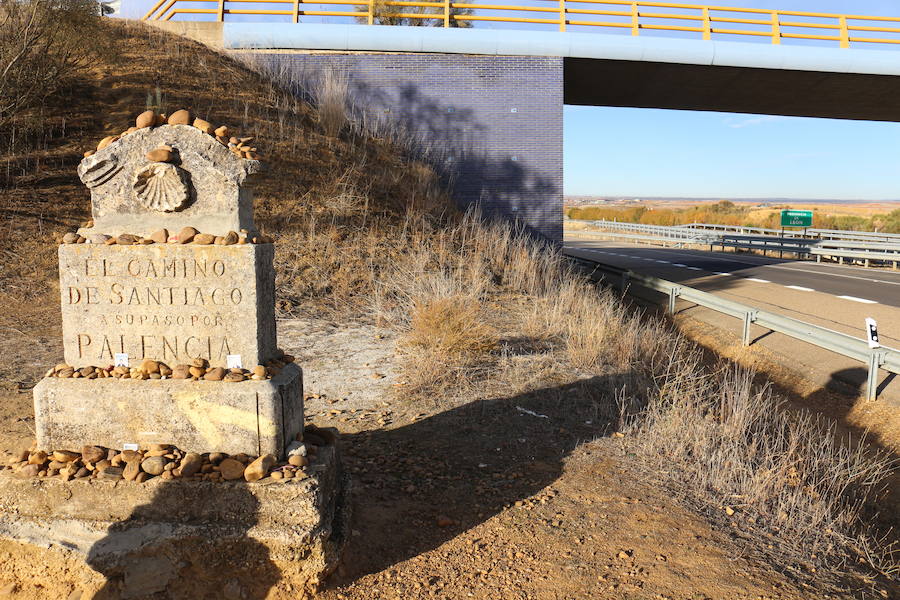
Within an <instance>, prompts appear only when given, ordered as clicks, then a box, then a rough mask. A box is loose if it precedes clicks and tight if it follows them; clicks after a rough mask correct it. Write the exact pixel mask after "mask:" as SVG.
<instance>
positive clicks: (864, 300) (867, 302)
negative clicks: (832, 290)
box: [838, 296, 878, 304]
mask: <svg viewBox="0 0 900 600" xmlns="http://www.w3.org/2000/svg"><path fill="white" fill-rule="evenodd" d="M838 298H842V299H844V300H850V301H851V302H862V303H863V304H878V303H877V302H875V301H874V300H866V299H865V298H857V297H856V296H838Z"/></svg>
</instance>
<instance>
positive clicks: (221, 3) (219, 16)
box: [216, 0, 225, 23]
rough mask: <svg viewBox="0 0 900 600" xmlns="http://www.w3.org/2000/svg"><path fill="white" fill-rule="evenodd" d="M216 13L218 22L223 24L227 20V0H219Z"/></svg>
mask: <svg viewBox="0 0 900 600" xmlns="http://www.w3.org/2000/svg"><path fill="white" fill-rule="evenodd" d="M216 11H217V12H216V21H219V22H220V23H221V22H223V21H224V20H225V0H219V6H218V8H217V9H216Z"/></svg>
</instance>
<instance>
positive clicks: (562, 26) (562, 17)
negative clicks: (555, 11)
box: [559, 0, 566, 31]
mask: <svg viewBox="0 0 900 600" xmlns="http://www.w3.org/2000/svg"><path fill="white" fill-rule="evenodd" d="M559 30H560V31H565V30H566V0H559Z"/></svg>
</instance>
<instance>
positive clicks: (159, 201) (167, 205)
mask: <svg viewBox="0 0 900 600" xmlns="http://www.w3.org/2000/svg"><path fill="white" fill-rule="evenodd" d="M133 187H134V193H135V194H136V195H137V197H138V200H140V201H141V204H143V205H144V206H146V207H147V208H149V209H150V210H158V211H161V212H172V211H175V210H178V209H179V208H182V207H183V206H184V205H186V204H187V202H188V200H189V199H190V196H191V194H190V190H189V189H188V183H187V179H186V177H185V172H184V170H183V169H181V168H179V167H176V166H175V165H172V164H169V163H152V164H149V165H147V166H146V167H144V168H143V169H141V170H139V171H138V172H137V174H136V175H135V176H134V186H133Z"/></svg>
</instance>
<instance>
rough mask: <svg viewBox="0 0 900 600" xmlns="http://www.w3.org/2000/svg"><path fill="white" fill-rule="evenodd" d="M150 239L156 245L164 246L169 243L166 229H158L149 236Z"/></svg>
mask: <svg viewBox="0 0 900 600" xmlns="http://www.w3.org/2000/svg"><path fill="white" fill-rule="evenodd" d="M150 239H151V240H153V241H154V242H156V243H157V244H165V243H166V242H168V241H169V230H168V229H159V230H157V231H154V232H153V233H151V234H150Z"/></svg>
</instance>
